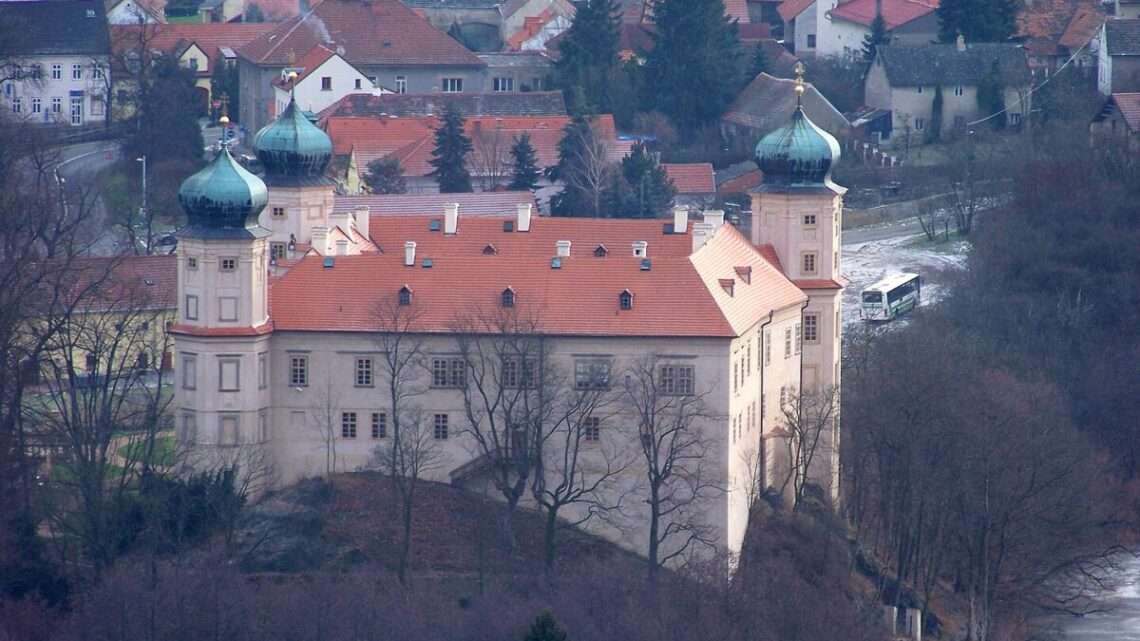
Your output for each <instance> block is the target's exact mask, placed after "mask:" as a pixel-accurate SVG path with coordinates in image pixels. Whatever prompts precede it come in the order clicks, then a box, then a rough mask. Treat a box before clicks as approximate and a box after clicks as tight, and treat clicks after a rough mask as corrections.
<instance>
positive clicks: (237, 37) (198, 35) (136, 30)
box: [111, 22, 275, 76]
mask: <svg viewBox="0 0 1140 641" xmlns="http://www.w3.org/2000/svg"><path fill="white" fill-rule="evenodd" d="M274 26H275V25H273V24H269V23H254V22H207V23H201V24H197V23H194V24H190V23H182V24H149V25H111V49H112V51H113V52H114V53H115V54H116V55H118V56H122V55H125V54H126V53H128V52H131V51H133V50H135V49H136V48H137V47H138V46H139V41H140V34H141V38H142V39H144V41H145V42H146V44H147V46H148V47H149V48H150V49H151V50H152V51H160V52H163V53H172V54H175V55H181V54H182V52H184V51H185V50H186V49H187V48H188V47H189V46H190V45H191V44H196V45H198V48H199V49H201V50H202V51H203V52H204V53H205V54H206V55H207V56H209V58H210V64H211V65H213V64H215V63H217V62H219V61H220V60H221V58H222V52H221V47H228V48H230V49H233V50H234V51H237V50H238V49H240V48H241V47H243V46H245V45H246V44H248V43H250V42H252V41H253V40H255V39H257V38H258V37H259V36H262V35H264V34H267V33H269V32H270V31H271V30H272V29H273V28H274ZM210 71H211V70H210V69H199V70H198V73H199V75H206V76H208V75H209V74H210Z"/></svg>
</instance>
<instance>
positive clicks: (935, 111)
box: [926, 85, 944, 142]
mask: <svg viewBox="0 0 1140 641" xmlns="http://www.w3.org/2000/svg"><path fill="white" fill-rule="evenodd" d="M943 102H944V101H943V99H942V85H938V86H936V87H934V103H933V104H932V105H931V107H930V131H929V132H928V133H927V135H926V138H927V140H929V141H930V142H937V141H938V139H939V138H941V137H942V108H943Z"/></svg>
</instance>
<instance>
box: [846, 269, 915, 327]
mask: <svg viewBox="0 0 1140 641" xmlns="http://www.w3.org/2000/svg"><path fill="white" fill-rule="evenodd" d="M921 290H922V279H921V278H919V277H918V274H898V275H895V276H889V277H887V278H884V279H883V280H880V281H879V282H877V283H875V284H874V285H870V286H868V287H867V288H866V289H864V290H863V304H862V306H861V307H860V308H859V317H860V318H862V319H864V320H872V321H874V320H891V319H893V318H895V317H897V316H899V315H900V314H905V313H907V312H909V311H910V310H912V309H914V308H915V307H916V306H917V305H918V302H919V299H920V298H921V294H922V291H921Z"/></svg>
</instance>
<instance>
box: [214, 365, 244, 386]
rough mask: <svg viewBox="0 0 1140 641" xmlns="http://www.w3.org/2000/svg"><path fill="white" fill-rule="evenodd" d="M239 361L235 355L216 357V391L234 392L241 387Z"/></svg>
mask: <svg viewBox="0 0 1140 641" xmlns="http://www.w3.org/2000/svg"><path fill="white" fill-rule="evenodd" d="M240 380H241V361H240V360H239V359H238V358H236V357H224V358H219V359H218V391H221V392H236V391H238V390H240V389H241V386H240V384H239V382H240Z"/></svg>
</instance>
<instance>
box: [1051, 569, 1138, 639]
mask: <svg viewBox="0 0 1140 641" xmlns="http://www.w3.org/2000/svg"><path fill="white" fill-rule="evenodd" d="M1119 578H1120V585H1119V586H1117V589H1116V590H1114V591H1113V592H1112V594H1110V595H1108V597H1107V598H1105V599H1104V605H1105V606H1106V607H1107V608H1109V610H1108V611H1107V612H1103V613H1099V614H1090V615H1088V616H1085V617H1079V618H1066V619H1063V620H1062V621H1061V622H1060V627H1061V629H1062V630H1063V631H1064V633H1065V638H1066V639H1067V640H1068V641H1140V558H1129V559H1127V560H1126V561H1125V562H1124V564H1123V567H1122V569H1121V573H1120V577H1119Z"/></svg>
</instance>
